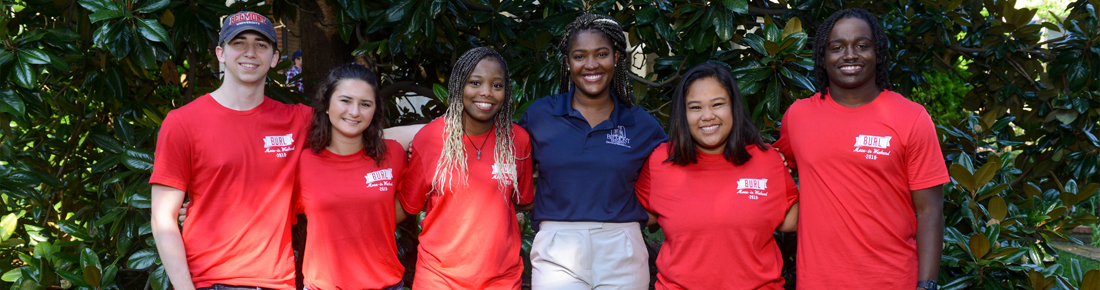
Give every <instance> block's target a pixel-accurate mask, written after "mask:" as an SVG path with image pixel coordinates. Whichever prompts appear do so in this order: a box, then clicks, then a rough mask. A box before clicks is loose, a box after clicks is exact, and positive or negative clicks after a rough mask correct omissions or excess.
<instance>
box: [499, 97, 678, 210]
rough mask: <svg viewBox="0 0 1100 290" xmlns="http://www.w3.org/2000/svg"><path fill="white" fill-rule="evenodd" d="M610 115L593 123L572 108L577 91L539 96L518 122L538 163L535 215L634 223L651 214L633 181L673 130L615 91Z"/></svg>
mask: <svg viewBox="0 0 1100 290" xmlns="http://www.w3.org/2000/svg"><path fill="white" fill-rule="evenodd" d="M611 99H613V100H615V108H614V109H613V110H612V111H611V117H610V118H608V120H605V121H603V122H601V123H600V124H598V125H596V127H595V128H592V127H590V126H589V125H588V121H586V120H585V119H584V116H582V115H581V113H580V112H579V111H577V110H576V109H573V106H572V102H573V90H572V89H571V90H569V92H567V93H564V94H558V95H553V96H549V97H544V98H541V99H538V100H536V101H535V102H534V103H532V104H531V106H529V107H527V111H526V112H524V113H523V117H522V118H521V119H520V121H519V125H520V126H522V127H523V128H524V129H527V132H528V133H529V134H530V135H531V150H532V154H533V155H534V156H533V157H534V158H535V164H537V165H538V171H539V178H538V185H537V190H536V191H535V210H534V212H533V213H532V219H533V220H535V221H536V222H538V221H592V222H635V221H645V220H646V219H648V216H647V215H646V212H645V209H644V208H642V206H641V204H639V203H638V197H637V195H635V193H634V181H635V180H637V179H638V172H639V171H641V168H642V164H644V163H645V160H646V158H648V157H649V153H651V152H653V148H656V147H657V145H659V144H661V143H662V142H665V140H667V139H668V135H667V134H665V131H664V130H663V129H662V128H661V124H660V123H659V122H657V119H655V118H653V116H650V115H649V113H646V111H645V110H643V109H642V108H640V107H638V106H633V107H627V106H626V105H623V104H622V103H620V102H619V101H618V99H617V98H615V96H614V95H612V96H611Z"/></svg>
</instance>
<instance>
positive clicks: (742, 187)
mask: <svg viewBox="0 0 1100 290" xmlns="http://www.w3.org/2000/svg"><path fill="white" fill-rule="evenodd" d="M767 190H768V179H767V178H760V179H755V178H742V179H740V180H738V181H737V194H747V195H748V196H749V199H760V197H761V196H768V192H767Z"/></svg>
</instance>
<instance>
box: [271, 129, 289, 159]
mask: <svg viewBox="0 0 1100 290" xmlns="http://www.w3.org/2000/svg"><path fill="white" fill-rule="evenodd" d="M290 151H294V134H293V133H291V134H286V135H282V136H267V137H264V153H275V157H279V158H282V157H286V153H287V152H290Z"/></svg>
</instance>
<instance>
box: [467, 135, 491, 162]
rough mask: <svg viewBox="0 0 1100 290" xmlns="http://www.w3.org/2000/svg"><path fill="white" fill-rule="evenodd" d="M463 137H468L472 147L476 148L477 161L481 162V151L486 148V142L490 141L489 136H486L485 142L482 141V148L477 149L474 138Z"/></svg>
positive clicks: (468, 136)
mask: <svg viewBox="0 0 1100 290" xmlns="http://www.w3.org/2000/svg"><path fill="white" fill-rule="evenodd" d="M463 135H466V139H470V146H474V150H477V160H481V149H482V148H485V142H487V141H489V134H485V140H482V141H481V148H477V145H476V144H474V138H473V137H470V135H469V134H465V133H463Z"/></svg>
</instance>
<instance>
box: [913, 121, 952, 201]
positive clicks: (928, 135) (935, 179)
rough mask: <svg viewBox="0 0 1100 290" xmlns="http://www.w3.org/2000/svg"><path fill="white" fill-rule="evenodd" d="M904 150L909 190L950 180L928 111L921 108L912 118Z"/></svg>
mask: <svg viewBox="0 0 1100 290" xmlns="http://www.w3.org/2000/svg"><path fill="white" fill-rule="evenodd" d="M909 141H910V142H909V144H907V146H906V151H905V164H906V166H907V167H908V168H906V170H907V171H908V174H909V176H907V177H908V178H909V190H920V189H925V188H929V187H933V186H937V185H941V184H944V183H947V182H948V181H950V179H949V178H948V175H947V166H946V165H944V162H943V152H942V151H941V150H940V143H939V138H938V137H936V127H935V125H933V124H932V118H931V117H930V116H928V112H927V111H924V110H921V112H920V114H918V115H917V119H916V120H914V123H913V126H912V129H911V131H910V134H909Z"/></svg>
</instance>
